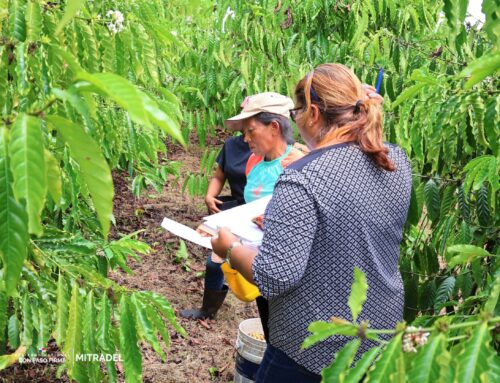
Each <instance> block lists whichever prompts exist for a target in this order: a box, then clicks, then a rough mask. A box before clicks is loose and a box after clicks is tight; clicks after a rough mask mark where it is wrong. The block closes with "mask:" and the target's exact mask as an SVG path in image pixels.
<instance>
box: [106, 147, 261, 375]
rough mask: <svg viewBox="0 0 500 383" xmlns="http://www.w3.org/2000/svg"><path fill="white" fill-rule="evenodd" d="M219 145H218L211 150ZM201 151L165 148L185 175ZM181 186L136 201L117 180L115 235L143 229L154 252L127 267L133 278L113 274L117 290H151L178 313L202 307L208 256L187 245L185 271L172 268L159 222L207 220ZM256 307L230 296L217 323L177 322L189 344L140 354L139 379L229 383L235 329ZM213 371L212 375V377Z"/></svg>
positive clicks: (168, 240)
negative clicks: (164, 356) (164, 359)
mask: <svg viewBox="0 0 500 383" xmlns="http://www.w3.org/2000/svg"><path fill="white" fill-rule="evenodd" d="M218 145H221V142H220V141H218V142H215V143H211V144H210V146H211V147H214V146H218ZM202 154H203V150H202V149H200V148H199V147H195V146H194V145H193V146H192V147H190V148H189V150H188V151H184V150H183V149H179V148H176V147H170V148H169V160H176V161H181V162H182V163H183V164H184V166H183V168H182V169H183V171H197V170H198V169H199V161H200V158H201V156H202ZM181 183H182V182H179V184H178V185H175V184H173V182H169V183H167V185H166V186H165V189H164V192H163V194H162V195H157V194H156V193H152V194H150V195H148V193H146V196H144V197H142V198H140V199H138V200H135V199H134V198H133V196H132V194H131V192H130V190H129V185H130V182H129V181H128V180H127V179H126V177H125V175H124V174H117V175H116V176H115V191H116V198H115V218H116V223H117V227H116V231H117V232H120V233H129V232H132V231H136V230H140V229H143V230H145V231H144V232H143V233H141V235H140V237H141V239H142V240H144V241H145V242H147V243H148V244H150V245H151V246H152V252H151V254H149V255H146V256H143V257H142V262H141V263H140V264H139V263H135V262H131V263H130V265H131V268H132V270H133V271H134V275H132V276H131V275H127V274H125V273H119V274H115V275H114V276H113V278H114V279H115V280H117V281H119V282H120V283H121V284H123V285H125V286H128V287H130V288H136V289H139V290H146V289H147V290H152V291H156V292H157V293H160V294H162V295H163V296H164V297H166V298H167V299H168V300H169V301H170V302H171V303H172V305H173V307H174V309H175V310H176V312H177V311H179V310H181V309H183V308H190V307H195V306H196V307H198V306H200V305H201V300H202V293H203V276H202V275H200V274H201V273H202V272H204V270H205V262H206V257H207V254H208V253H207V250H206V249H202V248H200V247H198V246H196V245H192V244H190V243H186V245H187V247H188V251H189V256H190V259H189V262H190V264H189V269H190V270H189V271H186V270H185V269H184V268H183V265H182V264H178V263H176V262H175V252H176V250H177V248H178V242H179V241H178V239H177V238H176V237H173V236H171V235H170V234H168V233H167V232H165V231H164V230H163V229H162V228H161V227H160V223H161V221H162V219H163V217H169V218H171V219H175V220H177V221H179V222H181V223H183V224H186V225H188V226H191V227H193V228H195V227H196V226H197V225H198V224H199V223H200V222H201V217H203V216H205V215H206V214H207V210H206V207H205V204H204V202H203V198H195V199H194V200H193V199H191V198H190V197H188V196H183V195H182V194H181V186H180V185H181ZM257 316H258V312H257V309H256V305H255V304H253V303H251V304H247V303H243V302H241V301H239V300H238V299H236V298H235V297H234V295H232V294H231V293H229V294H228V296H227V298H226V301H225V302H224V304H223V306H222V308H221V310H220V311H219V313H218V315H217V317H216V319H215V320H205V321H193V320H186V319H183V318H180V317H179V318H178V320H179V323H180V324H181V325H182V326H183V327H184V328H185V329H186V331H187V332H188V334H189V339H184V338H182V337H180V336H178V335H177V334H175V333H172V345H171V349H170V351H169V353H168V360H167V362H166V363H162V361H161V359H160V358H159V357H158V356H157V355H156V354H155V353H154V352H153V351H152V350H151V349H150V348H143V356H144V359H143V378H144V381H145V382H154V383H166V382H211V381H212V382H230V381H232V380H233V377H234V375H233V373H234V354H235V349H234V343H235V340H236V334H237V331H238V324H239V323H240V322H241V321H242V320H243V319H247V318H253V317H257ZM210 371H212V372H210Z"/></svg>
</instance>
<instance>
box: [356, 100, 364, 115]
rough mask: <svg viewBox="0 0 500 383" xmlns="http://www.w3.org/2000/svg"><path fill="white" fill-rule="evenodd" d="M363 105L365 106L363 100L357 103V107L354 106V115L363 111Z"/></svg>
mask: <svg viewBox="0 0 500 383" xmlns="http://www.w3.org/2000/svg"><path fill="white" fill-rule="evenodd" d="M361 105H363V100H358V101H356V105H354V113H359V112H360V111H361Z"/></svg>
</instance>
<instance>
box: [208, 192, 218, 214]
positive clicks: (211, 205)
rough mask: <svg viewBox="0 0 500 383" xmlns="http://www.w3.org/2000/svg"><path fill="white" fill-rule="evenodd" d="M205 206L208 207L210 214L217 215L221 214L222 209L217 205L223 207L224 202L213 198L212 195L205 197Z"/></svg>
mask: <svg viewBox="0 0 500 383" xmlns="http://www.w3.org/2000/svg"><path fill="white" fill-rule="evenodd" d="M205 204H206V205H207V208H208V211H209V212H210V214H215V213H219V212H220V209H219V207H218V206H217V205H221V204H222V201H220V200H218V199H217V198H215V197H212V196H211V195H207V196H206V197H205Z"/></svg>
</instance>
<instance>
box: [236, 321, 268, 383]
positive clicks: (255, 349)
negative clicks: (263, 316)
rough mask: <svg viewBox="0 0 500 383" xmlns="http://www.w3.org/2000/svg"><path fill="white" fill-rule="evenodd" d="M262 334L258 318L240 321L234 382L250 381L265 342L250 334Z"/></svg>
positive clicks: (256, 368) (265, 344) (243, 382)
mask: <svg viewBox="0 0 500 383" xmlns="http://www.w3.org/2000/svg"><path fill="white" fill-rule="evenodd" d="M252 333H260V334H264V331H263V330H262V323H261V321H260V318H252V319H246V320H244V321H243V322H241V323H240V325H239V328H238V337H237V338H236V351H237V353H236V368H235V372H234V383H252V382H254V381H255V375H256V374H257V370H258V368H259V365H260V362H261V361H262V358H263V357H264V352H265V351H266V347H267V343H266V341H265V340H259V339H255V338H252V337H251V336H250V334H252Z"/></svg>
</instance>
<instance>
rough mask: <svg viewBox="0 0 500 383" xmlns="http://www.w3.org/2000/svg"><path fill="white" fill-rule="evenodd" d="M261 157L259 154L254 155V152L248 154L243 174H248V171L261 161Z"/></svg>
mask: <svg viewBox="0 0 500 383" xmlns="http://www.w3.org/2000/svg"><path fill="white" fill-rule="evenodd" d="M262 159H263V158H262V157H261V156H256V155H255V154H254V153H252V154H250V157H248V161H247V166H246V169H245V175H246V176H248V174H249V173H250V171H251V170H252V169H253V168H254V167H255V165H257V164H258V163H259V162H261V161H262Z"/></svg>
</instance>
